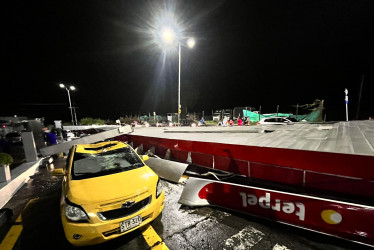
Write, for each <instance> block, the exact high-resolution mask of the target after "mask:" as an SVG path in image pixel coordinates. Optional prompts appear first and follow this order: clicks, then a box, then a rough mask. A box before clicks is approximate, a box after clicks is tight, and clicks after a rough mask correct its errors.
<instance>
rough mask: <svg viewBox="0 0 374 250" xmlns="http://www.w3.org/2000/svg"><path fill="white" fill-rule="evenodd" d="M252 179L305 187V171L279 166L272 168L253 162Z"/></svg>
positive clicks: (251, 167)
mask: <svg viewBox="0 0 374 250" xmlns="http://www.w3.org/2000/svg"><path fill="white" fill-rule="evenodd" d="M250 172H251V177H254V178H258V179H262V180H268V181H275V182H281V183H285V184H290V185H298V186H301V185H303V181H304V170H300V169H292V168H285V167H279V166H272V165H266V164H260V163H255V162H251V164H250Z"/></svg>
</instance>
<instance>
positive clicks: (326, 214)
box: [321, 209, 343, 225]
mask: <svg viewBox="0 0 374 250" xmlns="http://www.w3.org/2000/svg"><path fill="white" fill-rule="evenodd" d="M321 217H322V219H323V220H324V221H325V222H326V223H328V224H332V225H335V224H339V223H340V222H341V221H342V220H343V217H342V215H341V214H340V213H338V212H336V211H334V210H331V209H327V210H323V211H322V212H321Z"/></svg>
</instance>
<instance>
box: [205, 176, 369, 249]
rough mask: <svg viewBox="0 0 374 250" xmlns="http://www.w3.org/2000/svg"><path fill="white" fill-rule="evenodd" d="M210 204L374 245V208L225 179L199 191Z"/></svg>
mask: <svg viewBox="0 0 374 250" xmlns="http://www.w3.org/2000/svg"><path fill="white" fill-rule="evenodd" d="M198 195H199V198H200V199H206V200H207V201H208V202H209V204H211V205H215V206H220V207H224V208H228V209H232V210H235V211H240V212H243V213H248V214H252V215H256V216H260V217H264V218H266V219H270V220H273V221H278V222H283V223H287V224H291V225H294V226H298V227H302V228H306V229H309V230H314V231H318V232H323V233H326V234H330V235H334V236H337V237H341V238H345V239H349V240H353V241H357V242H361V243H364V244H369V245H372V246H374V227H373V225H374V207H372V206H362V205H357V204H352V203H344V202H340V201H335V200H326V199H321V198H317V197H312V196H303V195H297V194H293V193H284V192H278V191H275V190H269V189H261V188H256V187H247V186H241V185H236V184H228V183H222V182H213V181H212V182H211V183H209V184H207V185H205V186H204V187H203V188H202V189H201V190H200V191H199V193H198Z"/></svg>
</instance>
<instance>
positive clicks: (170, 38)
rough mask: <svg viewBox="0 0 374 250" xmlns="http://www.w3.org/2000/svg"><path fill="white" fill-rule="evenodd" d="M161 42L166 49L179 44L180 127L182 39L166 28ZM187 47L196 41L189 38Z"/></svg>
mask: <svg viewBox="0 0 374 250" xmlns="http://www.w3.org/2000/svg"><path fill="white" fill-rule="evenodd" d="M160 37H161V40H162V42H163V43H164V45H165V46H166V47H169V46H172V45H174V44H175V43H178V109H177V111H178V124H179V125H180V114H181V112H182V106H181V93H180V92H181V44H182V39H181V38H180V37H178V32H177V31H176V30H175V29H173V28H171V27H164V28H163V29H162V30H161V36H160ZM187 46H188V47H189V48H191V49H192V48H193V47H194V46H195V40H194V39H193V38H189V39H188V40H187Z"/></svg>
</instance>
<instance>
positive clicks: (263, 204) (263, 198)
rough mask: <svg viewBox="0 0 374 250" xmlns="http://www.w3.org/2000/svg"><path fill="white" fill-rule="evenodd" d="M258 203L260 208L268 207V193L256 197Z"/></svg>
mask: <svg viewBox="0 0 374 250" xmlns="http://www.w3.org/2000/svg"><path fill="white" fill-rule="evenodd" d="M258 205H260V207H262V208H270V193H266V194H265V196H261V197H260V198H259V199H258Z"/></svg>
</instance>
